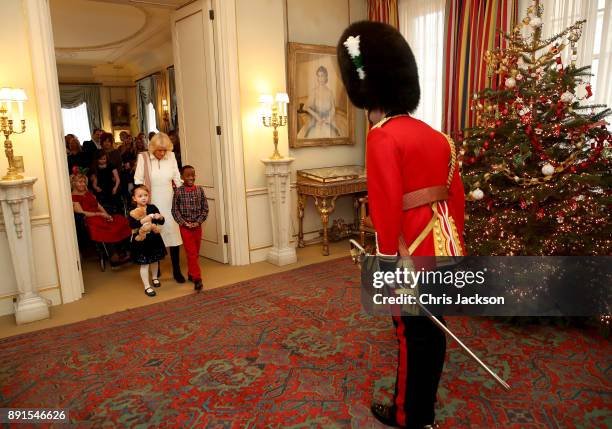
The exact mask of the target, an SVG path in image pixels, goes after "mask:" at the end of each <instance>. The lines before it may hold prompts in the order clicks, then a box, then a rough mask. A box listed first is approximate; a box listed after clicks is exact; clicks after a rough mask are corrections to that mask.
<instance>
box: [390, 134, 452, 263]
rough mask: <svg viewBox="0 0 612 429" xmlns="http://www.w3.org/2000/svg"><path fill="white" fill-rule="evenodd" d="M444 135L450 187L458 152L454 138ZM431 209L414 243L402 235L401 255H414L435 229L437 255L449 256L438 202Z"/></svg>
mask: <svg viewBox="0 0 612 429" xmlns="http://www.w3.org/2000/svg"><path fill="white" fill-rule="evenodd" d="M444 137H446V141H447V142H448V145H449V147H450V160H449V162H448V164H449V171H448V178H447V180H446V187H447V188H450V184H451V182H452V180H453V174H454V172H455V167H456V164H457V153H456V150H455V144H454V143H453V140H452V139H451V138H450V137H449V136H448V135H446V134H444ZM431 211H432V212H433V215H432V218H431V220H430V221H429V223H428V224H427V226H426V227H425V228H424V229H423V230H422V231H421V233H420V234H419V235H418V237H417V238H416V239H415V240H414V241H413V242H412V244H410V246H409V247H408V246H406V243H405V242H404V239H403V237H400V249H401V250H400V255H402V256H410V255H412V253H414V251H415V250H416V249H417V247H419V246H420V245H421V243H422V242H423V240H425V238H426V237H427V236H428V235H429V234H430V233H431V232H432V230H433V234H434V251H435V255H436V256H449V255H448V254H447V253H448V252H447V251H446V247H447V243H446V241H447V240H446V238H445V237H444V236H443V234H442V225H441V222H440V219H439V216H438V210H437V202H434V203H432V204H431ZM448 220H449V223H450V229H451V231H450V233H451V234H452V236H453V239H454V241H455V243H459V234H458V233H457V227H456V225H455V222H454V220H453V218H452V217H449V219H448ZM406 247H407V250H408V254H407V255H406V254H405V253H404V252H405V250H406ZM459 250H461V249H459ZM455 256H460V255H455Z"/></svg>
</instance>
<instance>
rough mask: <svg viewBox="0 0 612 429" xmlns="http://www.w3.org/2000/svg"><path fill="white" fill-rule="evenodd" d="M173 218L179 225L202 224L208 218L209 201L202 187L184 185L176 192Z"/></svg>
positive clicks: (173, 202)
mask: <svg viewBox="0 0 612 429" xmlns="http://www.w3.org/2000/svg"><path fill="white" fill-rule="evenodd" d="M172 216H173V217H174V220H175V221H176V223H178V224H179V225H185V223H187V222H194V223H198V224H199V223H202V222H204V221H205V220H206V218H207V217H208V201H207V200H206V195H204V189H202V188H201V187H200V186H192V187H190V188H188V187H187V186H185V185H183V186H181V187H180V188H177V189H175V190H174V198H173V200H172Z"/></svg>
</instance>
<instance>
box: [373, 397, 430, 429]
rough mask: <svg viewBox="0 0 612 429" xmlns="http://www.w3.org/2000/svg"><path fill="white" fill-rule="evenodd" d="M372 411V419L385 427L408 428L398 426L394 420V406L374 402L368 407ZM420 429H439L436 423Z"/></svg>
mask: <svg viewBox="0 0 612 429" xmlns="http://www.w3.org/2000/svg"><path fill="white" fill-rule="evenodd" d="M370 409H371V410H372V414H374V417H376V419H377V420H378V421H379V422H381V423H382V424H385V425H387V426H392V427H396V428H407V427H408V426H402V425H400V424H399V423H398V422H397V420H396V419H395V411H396V408H395V406H394V405H384V404H380V403H377V402H374V403H373V404H372V406H371V407H370ZM419 428H422V429H439V426H438V425H437V424H436V423H432V424H430V425H424V426H419Z"/></svg>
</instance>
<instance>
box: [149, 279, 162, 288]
mask: <svg viewBox="0 0 612 429" xmlns="http://www.w3.org/2000/svg"><path fill="white" fill-rule="evenodd" d="M151 283H153V287H161V282H160V281H159V279H153V280H152V281H151Z"/></svg>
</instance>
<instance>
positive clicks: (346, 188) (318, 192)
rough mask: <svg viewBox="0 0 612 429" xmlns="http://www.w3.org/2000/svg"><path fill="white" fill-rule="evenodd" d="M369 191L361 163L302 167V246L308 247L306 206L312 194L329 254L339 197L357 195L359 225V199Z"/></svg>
mask: <svg viewBox="0 0 612 429" xmlns="http://www.w3.org/2000/svg"><path fill="white" fill-rule="evenodd" d="M365 192H367V180H366V173H365V167H363V166H360V165H347V166H342V167H324V168H313V169H309V170H298V171H297V194H298V218H299V232H298V247H304V207H305V206H306V199H307V198H308V196H311V197H312V198H313V199H314V202H315V207H316V208H317V210H318V212H319V215H320V216H321V224H322V226H323V255H325V256H327V255H329V237H328V225H329V215H330V214H332V212H333V211H334V209H335V208H336V199H337V198H338V197H340V196H343V195H353V205H354V207H355V220H354V222H355V223H354V225H355V227H356V228H357V227H358V225H359V219H358V216H359V214H358V207H359V205H358V198H359V197H360V196H361V195H363V194H364V193H365ZM354 194H356V195H354Z"/></svg>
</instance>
